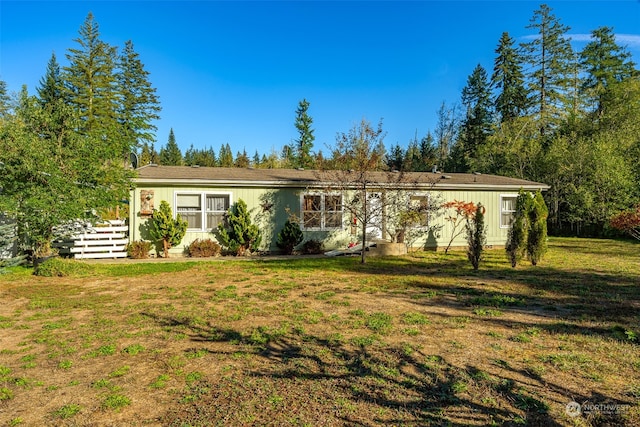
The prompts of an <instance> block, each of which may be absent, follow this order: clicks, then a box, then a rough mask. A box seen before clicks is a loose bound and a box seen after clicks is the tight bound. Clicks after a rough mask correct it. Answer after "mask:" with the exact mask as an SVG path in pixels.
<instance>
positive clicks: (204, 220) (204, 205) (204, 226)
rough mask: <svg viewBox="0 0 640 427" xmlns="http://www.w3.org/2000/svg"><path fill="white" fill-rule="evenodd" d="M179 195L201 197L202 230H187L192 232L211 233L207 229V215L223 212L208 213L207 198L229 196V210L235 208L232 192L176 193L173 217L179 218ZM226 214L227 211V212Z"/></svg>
mask: <svg viewBox="0 0 640 427" xmlns="http://www.w3.org/2000/svg"><path fill="white" fill-rule="evenodd" d="M178 195H199V196H200V209H201V210H200V223H201V224H202V226H201V227H200V228H187V231H189V232H191V231H193V232H198V231H201V232H208V231H211V230H213V229H211V230H209V229H208V228H207V213H209V212H222V211H207V196H228V197H229V208H231V206H233V193H232V192H231V191H189V190H187V191H175V192H174V193H173V216H174V217H175V218H177V217H178V215H179V214H180V212H179V211H178ZM225 212H226V211H225Z"/></svg>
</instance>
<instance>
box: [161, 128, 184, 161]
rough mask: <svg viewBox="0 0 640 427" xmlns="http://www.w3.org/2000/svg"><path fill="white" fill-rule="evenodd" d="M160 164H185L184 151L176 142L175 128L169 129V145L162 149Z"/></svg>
mask: <svg viewBox="0 0 640 427" xmlns="http://www.w3.org/2000/svg"><path fill="white" fill-rule="evenodd" d="M160 164H161V165H165V166H181V165H182V164H183V160H182V152H181V151H180V147H178V143H177V142H176V137H175V134H174V133H173V128H171V130H170V131H169V139H168V141H167V145H166V146H165V147H162V148H161V149H160Z"/></svg>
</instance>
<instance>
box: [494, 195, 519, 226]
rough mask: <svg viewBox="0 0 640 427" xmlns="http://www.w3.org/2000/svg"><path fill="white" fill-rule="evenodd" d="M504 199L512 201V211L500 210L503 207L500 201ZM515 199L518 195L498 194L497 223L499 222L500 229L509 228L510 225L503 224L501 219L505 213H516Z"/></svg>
mask: <svg viewBox="0 0 640 427" xmlns="http://www.w3.org/2000/svg"><path fill="white" fill-rule="evenodd" d="M504 199H514V201H513V210H512V211H511V210H510V211H506V210H504V209H502V206H503V204H502V201H503V200H504ZM517 199H518V193H505V194H500V206H499V207H498V212H499V214H498V215H500V216H499V218H498V221H500V228H509V227H511V224H510V223H509V224H503V222H502V217H503V215H504V214H506V213H510V214H511V215H515V213H516V200H517Z"/></svg>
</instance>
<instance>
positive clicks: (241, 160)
mask: <svg viewBox="0 0 640 427" xmlns="http://www.w3.org/2000/svg"><path fill="white" fill-rule="evenodd" d="M249 164H250V162H249V156H248V155H247V150H242V152H240V151H238V153H237V154H236V159H235V161H234V162H233V165H234V166H235V167H237V168H248V167H249Z"/></svg>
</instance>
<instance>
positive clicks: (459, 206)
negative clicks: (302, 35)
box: [442, 200, 478, 254]
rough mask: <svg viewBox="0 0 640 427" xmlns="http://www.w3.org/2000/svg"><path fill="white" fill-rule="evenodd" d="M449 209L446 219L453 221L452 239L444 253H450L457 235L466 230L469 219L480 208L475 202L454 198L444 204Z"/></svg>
mask: <svg viewBox="0 0 640 427" xmlns="http://www.w3.org/2000/svg"><path fill="white" fill-rule="evenodd" d="M442 207H443V208H444V209H446V210H447V214H445V217H444V219H445V220H447V221H449V222H450V223H451V239H450V240H449V244H448V245H447V247H446V248H445V250H444V253H445V254H446V253H449V249H450V248H451V244H452V243H453V241H454V240H455V238H456V237H458V236H460V235H461V234H462V233H464V231H465V227H464V226H465V224H466V223H467V220H470V219H472V218H473V217H474V216H475V214H476V209H477V208H478V207H477V206H476V205H475V203H473V202H463V201H459V200H454V201H453V202H447V203H444V204H443V205H442Z"/></svg>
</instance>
